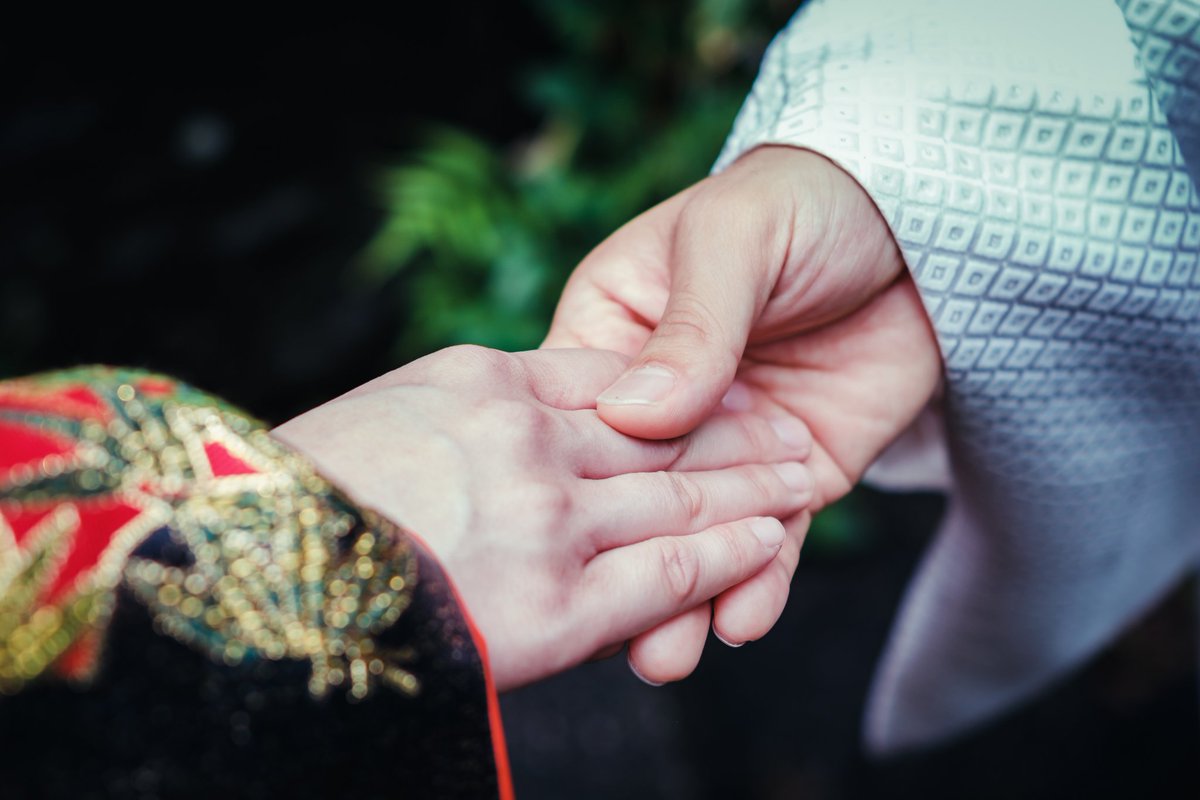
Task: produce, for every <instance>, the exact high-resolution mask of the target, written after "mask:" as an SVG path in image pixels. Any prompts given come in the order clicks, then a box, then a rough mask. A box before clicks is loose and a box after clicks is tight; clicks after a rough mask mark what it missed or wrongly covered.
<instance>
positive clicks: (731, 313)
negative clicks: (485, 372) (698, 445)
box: [543, 147, 941, 683]
mask: <svg viewBox="0 0 1200 800" xmlns="http://www.w3.org/2000/svg"><path fill="white" fill-rule="evenodd" d="M543 347H546V348H558V347H595V348H603V349H606V350H614V351H617V352H620V353H624V354H626V355H628V356H630V357H631V359H632V360H631V362H630V366H629V369H628V370H627V371H626V372H625V374H624V375H623V376H622V378H621V380H619V381H618V382H617V383H616V384H614V385H613V386H610V387H608V388H605V389H604V390H603V391H602V392H600V394H599V396H598V402H597V409H598V413H599V416H600V417H601V418H602V419H603V420H604V421H605V422H607V423H608V424H609V425H611V426H612V427H613V428H614V429H615V430H619V431H622V432H624V433H627V434H630V435H633V436H640V437H647V438H650V439H666V438H670V437H676V436H679V435H681V434H685V433H687V432H688V431H691V430H694V429H696V428H697V426H699V425H701V424H702V423H703V421H704V420H705V419H707V418H708V416H709V415H710V414H711V413H713V412H714V410H717V409H719V408H722V407H726V408H735V409H740V410H743V411H753V412H755V413H758V414H760V415H763V416H765V417H768V418H771V417H773V416H774V415H789V416H793V417H796V418H798V419H801V420H803V421H804V422H805V423H806V424H807V426H808V428H809V429H810V431H811V433H812V436H813V449H812V454H811V456H810V458H809V461H808V465H809V467H810V468H811V470H812V473H813V476H814V479H815V488H814V493H813V498H812V502H811V503H810V504H809V505H808V506H807V508H806V509H805V510H804V511H803V512H801V513H798V514H796V515H794V516H792V517H788V518H785V520H784V522H785V525H786V528H787V532H788V537H787V540H786V541H785V543H784V544H783V546H782V548H781V550H780V553H779V556H778V557H777V558H776V559H775V560H774V561H772V562H771V563H770V564H769V565H768V566H767V567H766V568H765V569H763V570H762V571H761V572H759V573H757V574H755V575H754V576H753V577H751V578H748V579H747V580H745V581H743V582H741V583H739V584H738V585H736V586H734V587H732V588H730V589H728V590H726V591H724V592H722V593H721V594H720V595H719V596H718V597H717V598H716V600H715V601H714V602H713V603H708V602H700V603H697V604H696V605H694V606H693V607H692V608H691V609H690V610H688V611H687V612H685V613H682V614H679V615H676V616H675V617H673V618H672V619H670V620H668V621H667V622H665V623H662V624H660V625H657V626H655V627H653V628H651V629H649V630H647V631H645V632H643V633H641V634H639V635H638V636H635V637H634V638H632V639H631V640H630V642H629V662H630V665H631V667H632V668H633V669H634V671H635V673H637V674H638V675H639V676H640V677H642V678H643V679H644V680H647V681H648V682H652V683H661V682H666V681H671V680H678V679H680V678H683V677H685V676H687V675H688V674H690V673H691V671H692V670H693V669H694V668H695V666H696V664H697V663H698V661H699V658H700V654H701V651H702V649H703V646H704V642H705V639H706V638H707V633H708V629H709V626H710V621H711V626H712V629H713V631H714V632H715V633H716V635H717V636H718V637H719V638H721V639H722V640H723V641H725V642H726V643H728V644H732V645H734V646H737V645H740V644H742V643H744V642H746V641H750V640H753V639H757V638H760V637H761V636H763V635H765V634H766V633H767V632H768V631H769V630H770V629H771V627H772V626H773V625H774V624H775V621H776V620H777V619H778V617H779V615H780V614H781V613H782V611H783V607H784V604H785V602H786V600H787V595H788V587H789V584H790V582H791V578H792V575H793V573H794V571H795V568H796V564H797V561H798V559H799V553H800V546H801V544H802V542H803V538H804V534H805V532H806V531H807V529H808V521H809V514H810V513H812V512H815V511H818V510H819V509H821V508H822V507H824V506H825V505H827V504H829V503H832V502H834V501H835V500H837V499H838V498H840V497H842V496H843V495H845V494H846V493H847V492H848V491H849V490H850V489H851V488H852V487H853V486H854V484H855V483H857V482H858V480H859V478H860V477H861V476H862V474H863V472H864V471H865V470H866V468H867V467H868V466H869V465H870V464H871V462H872V461H873V460H874V459H875V458H876V456H877V455H878V454H879V453H880V452H881V451H882V450H883V449H884V448H885V447H886V446H887V445H888V444H889V443H890V442H892V441H893V440H894V439H895V438H896V437H897V436H898V435H899V434H900V433H901V432H902V431H903V430H904V429H905V428H906V427H907V426H908V425H909V424H910V423H911V422H912V421H913V420H914V419H915V417H916V416H917V414H918V413H919V412H920V410H921V409H922V408H924V407H925V405H926V404H927V403H928V402H929V401H930V399H931V398H932V396H933V394H934V392H935V390H936V387H937V385H938V380H939V375H940V366H941V365H940V357H939V354H938V349H937V343H936V339H935V337H934V335H933V332H932V330H931V329H930V327H929V323H928V320H927V317H926V315H925V312H924V309H923V307H922V305H921V302H920V298H919V296H918V294H917V292H916V289H915V287H914V286H913V284H912V281H911V278H910V277H909V276H908V273H907V271H906V270H905V269H904V263H903V260H902V259H901V256H900V253H899V250H898V249H897V247H896V244H895V241H894V240H893V238H892V236H891V233H890V231H889V230H888V227H887V224H886V223H885V221H884V220H883V218H882V216H881V215H880V214H879V211H878V209H876V207H875V206H874V205H873V204H872V202H871V200H870V198H869V197H868V196H867V194H866V192H865V191H864V190H863V189H862V187H860V186H859V185H858V184H857V183H856V182H855V181H854V180H853V179H852V178H851V177H850V176H849V175H847V174H846V173H845V172H843V171H842V170H841V169H840V168H838V167H837V166H835V165H834V164H833V163H832V162H830V161H828V160H826V159H825V158H823V157H821V156H819V155H817V154H815V153H812V152H809V151H805V150H798V149H794V148H788V147H761V148H758V149H756V150H753V151H751V152H750V153H747V154H746V155H744V156H743V157H742V158H740V159H739V160H738V161H737V162H736V163H735V164H733V165H732V166H731V167H730V168H728V169H727V170H725V171H724V172H722V173H720V174H718V175H715V176H712V177H709V178H707V179H705V180H703V181H700V182H699V183H697V184H695V185H694V186H692V187H690V188H688V189H686V190H684V191H682V192H680V193H679V194H677V195H675V196H674V197H672V198H670V199H668V200H666V201H665V202H663V203H661V204H660V205H658V206H655V207H654V208H652V209H650V210H649V211H646V212H645V213H643V214H642V215H641V216H639V217H637V218H635V219H634V220H632V221H631V222H629V223H627V224H626V225H625V226H624V227H622V228H621V229H620V230H618V231H617V232H616V233H614V234H613V235H612V236H611V237H609V238H608V239H607V240H605V241H604V242H603V243H601V244H600V245H599V246H598V247H597V248H596V249H595V250H594V251H592V253H591V254H589V255H588V256H587V258H585V259H584V260H583V261H582V262H581V263H580V265H579V266H578V267H577V268H576V270H575V272H574V273H573V274H572V276H571V278H570V280H569V281H568V283H567V286H566V288H565V290H564V292H563V295H562V298H561V300H560V303H559V306H558V309H557V311H556V313H555V317H554V322H553V325H552V328H551V331H550V334H549V336H548V337H547V339H546V341H545V343H544V345H543ZM645 368H649V371H648V372H645V371H643V370H645ZM631 376H632V380H628V379H629V378H631Z"/></svg>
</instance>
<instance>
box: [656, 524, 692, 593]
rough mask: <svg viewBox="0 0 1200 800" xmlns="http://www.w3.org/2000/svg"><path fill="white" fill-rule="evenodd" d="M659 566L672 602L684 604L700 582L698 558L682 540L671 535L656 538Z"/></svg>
mask: <svg viewBox="0 0 1200 800" xmlns="http://www.w3.org/2000/svg"><path fill="white" fill-rule="evenodd" d="M658 543H659V546H658V557H659V567H660V570H661V575H662V579H663V585H664V588H665V589H666V591H667V594H668V596H669V597H670V598H671V600H672V602H674V603H676V604H677V605H684V604H686V603H687V602H688V601H689V600H691V599H692V597H693V595H695V593H696V587H697V586H698V585H699V583H700V558H699V556H697V554H696V553H695V551H693V550H692V549H691V548H690V547H688V546H686V545H685V544H684V543H683V542H680V541H679V540H677V539H674V538H671V537H665V538H662V539H659V540H658Z"/></svg>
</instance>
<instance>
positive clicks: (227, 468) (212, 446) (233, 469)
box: [204, 442, 258, 478]
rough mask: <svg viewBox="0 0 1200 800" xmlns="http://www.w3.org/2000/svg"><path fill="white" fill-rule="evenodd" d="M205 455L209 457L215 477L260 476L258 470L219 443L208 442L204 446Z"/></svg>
mask: <svg viewBox="0 0 1200 800" xmlns="http://www.w3.org/2000/svg"><path fill="white" fill-rule="evenodd" d="M204 455H206V456H208V463H209V466H211V467H212V472H213V477H216V478H223V477H225V476H227V475H256V474H258V470H256V469H255V468H254V467H252V466H250V465H249V464H247V463H246V462H245V461H243V460H242V459H240V458H238V457H237V456H235V455H234V454H233V453H231V452H229V449H228V448H227V447H225V445H223V444H221V443H219V442H206V443H205V445H204Z"/></svg>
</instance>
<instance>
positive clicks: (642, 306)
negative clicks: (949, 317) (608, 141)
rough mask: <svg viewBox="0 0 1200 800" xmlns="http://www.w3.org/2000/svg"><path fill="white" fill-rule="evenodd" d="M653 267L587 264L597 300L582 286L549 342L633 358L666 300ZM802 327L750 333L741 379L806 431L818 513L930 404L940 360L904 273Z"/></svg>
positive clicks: (761, 407)
mask: <svg viewBox="0 0 1200 800" xmlns="http://www.w3.org/2000/svg"><path fill="white" fill-rule="evenodd" d="M646 252H647V253H649V251H646ZM635 262H640V263H635ZM654 263H655V262H653V261H648V260H647V261H640V259H637V260H630V261H627V262H624V263H623V264H622V265H616V264H614V265H613V267H614V268H613V269H611V270H608V271H602V272H600V273H599V274H595V275H589V274H588V273H587V272H586V271H585V268H586V266H587V265H586V263H585V265H583V266H582V267H581V272H580V274H578V275H577V277H578V278H579V279H580V280H581V281H587V282H588V283H589V284H590V288H591V291H588V292H586V294H587V295H590V298H579V297H578V293H580V292H584V290H585V287H584V286H583V285H580V286H578V287H577V293H576V295H574V296H572V295H570V294H569V295H568V296H567V297H565V298H564V302H567V301H569V300H571V299H581V300H583V302H581V304H580V308H581V311H580V313H570V314H565V315H562V320H563V322H562V325H561V326H560V328H559V330H557V331H556V334H555V336H554V337H553V339H552V340H551V341H552V343H554V344H560V345H566V344H573V345H576V346H583V347H597V348H603V349H609V350H616V351H618V352H622V353H625V354H627V355H636V354H637V353H638V352H639V351H640V350H641V348H642V346H643V345H644V344H645V343H646V341H647V340H648V339H649V338H650V334H651V333H652V332H653V330H654V326H655V324H656V323H657V318H658V314H661V305H662V302H663V298H665V295H666V293H667V281H668V277H667V276H666V274H665V270H662V269H661V267H660V268H659V269H658V270H655V269H653V268H652V265H653V264H654ZM657 264H659V265H661V264H663V261H657ZM626 270H628V271H629V273H630V274H624V273H626ZM656 305H657V306H658V311H657V313H656V312H655V306H656ZM584 309H586V310H584ZM798 322H799V324H798V327H801V328H802V330H801V331H800V332H798V333H793V334H790V335H786V336H784V337H783V338H779V339H774V340H768V341H760V339H761V336H759V335H757V334H758V331H757V330H756V331H754V332H752V334H751V344H750V345H749V346H748V347H747V348H746V351H745V354H744V356H743V358H742V363H741V367H740V368H739V370H738V378H737V382H738V384H740V385H741V386H743V387H745V388H746V389H747V390H748V398H749V401H750V404H751V407H752V408H754V410H756V411H760V412H763V413H764V414H766V415H768V416H770V415H771V412H772V411H776V412H777V411H780V410H782V411H786V412H787V413H789V414H791V415H792V416H795V417H797V418H798V419H801V420H803V421H804V422H805V423H806V424H807V425H808V426H809V429H810V431H811V432H812V435H813V440H814V448H813V455H812V458H811V461H810V466H811V468H812V470H813V474H814V475H815V476H816V479H817V492H816V496H815V500H814V509H813V510H817V509H819V508H821V507H823V506H825V505H828V504H829V503H832V502H834V501H835V500H837V499H838V498H840V497H842V496H843V495H845V494H846V493H847V492H848V491H849V490H850V488H851V487H852V486H853V485H854V484H855V483H856V482H857V481H858V479H859V477H861V475H862V473H863V471H864V470H865V469H866V468H867V466H869V465H870V463H871V461H872V460H873V458H874V457H875V456H876V455H877V454H878V453H879V452H880V451H881V450H882V449H883V448H884V447H885V446H886V445H887V444H888V443H889V442H891V441H892V439H894V438H895V437H896V436H897V435H898V434H899V433H900V432H901V431H903V430H904V428H905V427H906V426H907V425H908V424H909V423H910V422H911V421H912V420H913V418H914V417H915V416H916V415H917V413H918V412H919V411H920V410H921V408H922V407H924V405H925V403H926V402H927V401H928V400H929V398H930V396H931V395H932V394H933V391H934V388H935V386H936V384H937V378H938V364H939V362H938V355H937V347H936V342H935V340H934V338H933V333H932V331H931V330H930V328H929V323H928V322H927V320H926V317H925V312H924V310H923V308H922V306H921V302H920V299H919V297H918V296H917V293H916V290H915V288H914V287H913V285H912V281H911V279H909V278H908V277H907V276H906V275H905V276H901V277H900V278H898V279H897V280H896V281H895V282H894V283H893V284H892V285H891V286H889V287H888V288H887V289H885V290H884V291H883V292H882V293H881V294H879V295H877V296H875V297H874V298H870V299H868V300H867V301H866V303H865V304H864V305H863V306H862V307H861V308H858V309H856V310H854V311H852V312H850V313H849V314H847V315H846V316H844V317H842V318H841V319H839V320H836V321H833V322H829V323H826V324H824V325H821V326H819V327H816V328H813V329H808V328H805V327H804V326H803V324H802V323H803V321H802V320H800V321H798Z"/></svg>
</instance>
